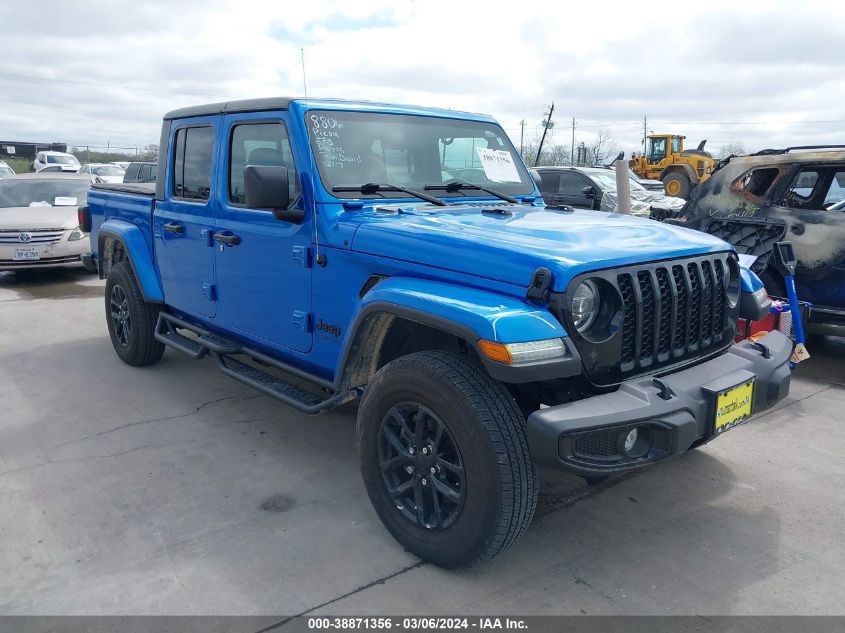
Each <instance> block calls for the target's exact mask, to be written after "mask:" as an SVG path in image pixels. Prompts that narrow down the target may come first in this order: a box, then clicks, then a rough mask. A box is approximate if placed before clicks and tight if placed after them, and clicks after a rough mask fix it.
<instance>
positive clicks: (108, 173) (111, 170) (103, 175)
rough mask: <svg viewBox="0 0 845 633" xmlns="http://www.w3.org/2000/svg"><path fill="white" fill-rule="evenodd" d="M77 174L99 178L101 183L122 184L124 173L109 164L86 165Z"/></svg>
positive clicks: (122, 170)
mask: <svg viewBox="0 0 845 633" xmlns="http://www.w3.org/2000/svg"><path fill="white" fill-rule="evenodd" d="M79 173H80V174H91V175H92V176H99V177H100V179H101V181H102V182H123V176H124V174H125V173H126V171H125V170H124V169H122V168H120V167H118V166H117V165H112V164H111V163H86V164H84V165H83V166H82V167H81V169H80V170H79Z"/></svg>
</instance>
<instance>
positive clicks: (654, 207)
mask: <svg viewBox="0 0 845 633" xmlns="http://www.w3.org/2000/svg"><path fill="white" fill-rule="evenodd" d="M536 169H537V171H538V172H539V173H540V177H541V179H542V181H541V185H540V186H541V191H542V193H543V200H545V202H546V204H548V205H549V206H551V207H561V206H564V207H572V208H575V209H594V210H597V211H613V210H615V209H616V172H615V170H614V169H612V168H608V167H537V168H536ZM630 189H631V206H632V210H631V212H632V214H633V215H639V216H642V217H650V216H652V215H654V216H656V217H655V219H663V218H664V217H666V216H667V215H673V214H675V213H677V212H678V211H680V210H681V209H682V208H683V206H684V204H686V201H685V200H683V199H682V198H673V197H671V196H666V195H663V193H659V192H656V191H649V190H647V189H646V188H645V187H643V186H641V185H640V184H639V183H637V182H635V181H633V180H631V181H630Z"/></svg>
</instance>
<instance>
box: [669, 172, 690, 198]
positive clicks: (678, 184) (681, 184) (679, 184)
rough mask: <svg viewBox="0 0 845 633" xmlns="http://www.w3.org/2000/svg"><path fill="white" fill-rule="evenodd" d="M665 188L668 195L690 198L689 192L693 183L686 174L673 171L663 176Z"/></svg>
mask: <svg viewBox="0 0 845 633" xmlns="http://www.w3.org/2000/svg"><path fill="white" fill-rule="evenodd" d="M663 190H664V191H665V192H666V195H667V196H674V197H676V198H683V199H684V200H689V192H690V191H691V190H692V184H691V183H690V180H689V178H687V176H686V174H684V173H682V172H679V171H673V172H672V173H671V174H666V175H665V176H663Z"/></svg>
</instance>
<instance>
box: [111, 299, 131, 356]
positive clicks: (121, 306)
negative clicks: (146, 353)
mask: <svg viewBox="0 0 845 633" xmlns="http://www.w3.org/2000/svg"><path fill="white" fill-rule="evenodd" d="M109 308H110V315H111V321H112V327H113V328H114V334H115V339H117V343H118V344H119V345H120V346H121V347H129V343H130V342H131V341H132V317H131V316H130V314H129V299H128V298H127V297H126V293H125V292H124V291H123V288H121V287H120V285H118V284H115V285H114V286H112V289H111V296H110V297H109Z"/></svg>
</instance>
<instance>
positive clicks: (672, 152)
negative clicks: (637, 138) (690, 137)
mask: <svg viewBox="0 0 845 633" xmlns="http://www.w3.org/2000/svg"><path fill="white" fill-rule="evenodd" d="M685 138H686V137H685V136H679V135H677V134H649V135H648V138H647V140H648V142H647V145H646V147H647V151H646V153H645V154H644V155H637V154H634V156H633V158H632V159H631V170H632V171H633V172H634V173H635V174H637V176H639V177H640V178H647V179H654V180H661V181H663V188H664V190H665V191H666V195H667V196H676V197H678V198H685V199H688V198H689V194H690V191H692V189H693V187H695V186H696V185H698V184H700V183H702V182H704V181H705V180H707V179H708V178H710V174H712V173H713V167H714V165H715V164H716V161H715V160H714V159H713V156H712V155H711V154H710V153H708V152H705V151H704V144H705V143H706V142H707V141H701V143H700V144H699V145H698V147H697V148H696V149H684V139H685Z"/></svg>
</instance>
